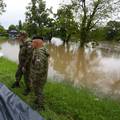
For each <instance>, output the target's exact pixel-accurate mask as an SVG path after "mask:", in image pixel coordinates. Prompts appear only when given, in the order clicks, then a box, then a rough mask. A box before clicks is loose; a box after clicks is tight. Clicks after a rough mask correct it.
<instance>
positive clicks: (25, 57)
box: [12, 31, 32, 95]
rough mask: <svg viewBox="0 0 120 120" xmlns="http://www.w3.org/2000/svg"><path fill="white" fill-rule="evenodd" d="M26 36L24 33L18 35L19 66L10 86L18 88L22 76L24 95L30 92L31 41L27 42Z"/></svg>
mask: <svg viewBox="0 0 120 120" xmlns="http://www.w3.org/2000/svg"><path fill="white" fill-rule="evenodd" d="M27 38H28V35H27V33H26V32H24V31H23V32H20V34H19V35H18V40H19V42H20V51H19V56H18V57H19V64H18V69H17V71H16V74H15V78H16V81H15V83H14V84H13V85H12V88H15V87H20V84H19V83H20V80H21V78H22V76H24V82H25V85H26V89H25V91H24V95H28V94H29V92H30V80H29V73H30V61H31V58H32V44H31V43H32V41H30V40H28V39H27Z"/></svg>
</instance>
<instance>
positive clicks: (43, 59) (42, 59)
mask: <svg viewBox="0 0 120 120" xmlns="http://www.w3.org/2000/svg"><path fill="white" fill-rule="evenodd" d="M48 57H49V53H48V50H47V48H46V47H45V46H44V47H42V48H38V49H34V51H33V56H32V60H31V72H34V73H44V72H47V70H48Z"/></svg>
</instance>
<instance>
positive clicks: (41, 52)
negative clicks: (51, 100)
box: [30, 47, 49, 108]
mask: <svg viewBox="0 0 120 120" xmlns="http://www.w3.org/2000/svg"><path fill="white" fill-rule="evenodd" d="M48 56H49V54H48V51H47V49H46V47H42V48H37V49H34V51H33V57H32V60H31V69H30V79H31V81H32V87H33V91H34V93H35V97H36V100H35V102H36V104H37V107H38V108H43V104H44V96H43V88H44V85H45V83H46V80H47V72H48Z"/></svg>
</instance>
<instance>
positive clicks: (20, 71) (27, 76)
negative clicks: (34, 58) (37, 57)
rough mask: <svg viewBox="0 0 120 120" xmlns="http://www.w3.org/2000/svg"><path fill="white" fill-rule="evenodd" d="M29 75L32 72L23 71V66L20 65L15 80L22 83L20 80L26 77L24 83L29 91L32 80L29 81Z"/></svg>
mask: <svg viewBox="0 0 120 120" xmlns="http://www.w3.org/2000/svg"><path fill="white" fill-rule="evenodd" d="M29 74H30V70H29V69H26V71H25V72H23V71H22V66H21V65H18V68H17V71H16V74H15V78H16V82H18V83H19V82H20V80H21V79H22V76H23V77H24V83H25V86H26V88H27V89H30V80H29Z"/></svg>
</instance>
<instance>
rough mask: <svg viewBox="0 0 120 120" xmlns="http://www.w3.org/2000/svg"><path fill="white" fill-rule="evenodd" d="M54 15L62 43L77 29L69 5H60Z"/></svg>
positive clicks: (66, 41)
mask: <svg viewBox="0 0 120 120" xmlns="http://www.w3.org/2000/svg"><path fill="white" fill-rule="evenodd" d="M55 16H56V30H57V32H58V34H59V37H60V38H62V39H63V41H64V43H67V44H68V42H69V40H70V39H71V37H72V36H73V35H74V34H75V33H76V32H77V31H78V26H77V23H76V22H75V19H74V15H73V12H72V6H71V5H62V6H61V7H60V8H59V9H58V11H57V14H56V15H55Z"/></svg>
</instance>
